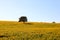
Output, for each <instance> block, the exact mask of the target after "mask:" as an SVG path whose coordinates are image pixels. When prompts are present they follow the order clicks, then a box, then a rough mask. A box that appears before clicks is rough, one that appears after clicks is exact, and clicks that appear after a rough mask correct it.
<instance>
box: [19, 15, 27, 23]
mask: <svg viewBox="0 0 60 40" xmlns="http://www.w3.org/2000/svg"><path fill="white" fill-rule="evenodd" d="M19 22H23V23H25V22H27V17H26V16H21V17H20V18H19Z"/></svg>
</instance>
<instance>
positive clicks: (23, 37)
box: [0, 21, 60, 40]
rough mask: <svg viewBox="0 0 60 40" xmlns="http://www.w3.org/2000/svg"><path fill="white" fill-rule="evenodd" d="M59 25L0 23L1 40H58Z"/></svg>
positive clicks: (59, 39)
mask: <svg viewBox="0 0 60 40" xmlns="http://www.w3.org/2000/svg"><path fill="white" fill-rule="evenodd" d="M59 30H60V23H38V22H27V23H22V22H7V21H0V39H1V40H60V31H59Z"/></svg>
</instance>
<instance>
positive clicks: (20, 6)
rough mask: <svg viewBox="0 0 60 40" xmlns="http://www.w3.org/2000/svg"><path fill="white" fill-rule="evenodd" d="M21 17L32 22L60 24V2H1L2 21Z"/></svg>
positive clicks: (34, 0) (49, 0)
mask: <svg viewBox="0 0 60 40" xmlns="http://www.w3.org/2000/svg"><path fill="white" fill-rule="evenodd" d="M21 16H27V18H28V21H31V22H34V21H35V22H52V21H56V22H60V0H0V20H16V21H18V18H19V17H21Z"/></svg>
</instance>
